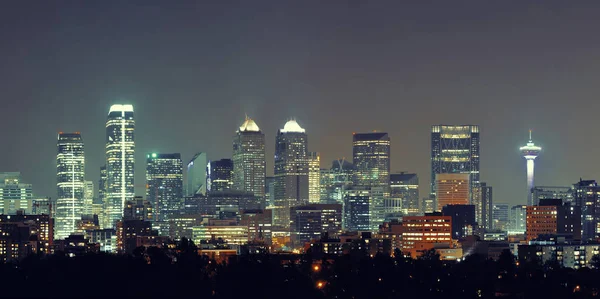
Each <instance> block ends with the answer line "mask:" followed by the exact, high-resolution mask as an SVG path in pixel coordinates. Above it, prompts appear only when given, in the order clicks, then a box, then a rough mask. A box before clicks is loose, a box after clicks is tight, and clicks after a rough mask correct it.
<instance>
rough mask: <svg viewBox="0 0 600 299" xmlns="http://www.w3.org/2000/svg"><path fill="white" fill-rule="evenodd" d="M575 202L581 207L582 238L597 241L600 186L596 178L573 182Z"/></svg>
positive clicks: (599, 233)
mask: <svg viewBox="0 0 600 299" xmlns="http://www.w3.org/2000/svg"><path fill="white" fill-rule="evenodd" d="M573 190H574V197H575V204H576V205H578V206H580V207H581V240H582V241H586V242H589V241H596V240H597V239H598V237H600V196H599V195H600V186H598V183H596V181H594V180H579V182H577V183H575V184H573Z"/></svg>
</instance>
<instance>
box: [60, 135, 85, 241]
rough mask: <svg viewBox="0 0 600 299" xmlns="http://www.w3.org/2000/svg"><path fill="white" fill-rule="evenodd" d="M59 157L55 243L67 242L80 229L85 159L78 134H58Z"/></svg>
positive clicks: (81, 140) (81, 141)
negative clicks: (78, 227) (66, 239)
mask: <svg viewBox="0 0 600 299" xmlns="http://www.w3.org/2000/svg"><path fill="white" fill-rule="evenodd" d="M57 146H58V153H57V155H56V182H57V183H56V186H57V188H58V197H57V199H56V215H55V216H54V231H55V234H54V239H56V240H59V239H64V238H66V237H68V236H69V235H70V234H72V233H73V232H75V230H76V229H77V221H79V220H81V215H83V207H84V202H83V199H84V189H85V179H84V176H85V156H84V151H83V139H82V138H81V134H79V132H76V133H63V132H60V133H59V134H58V143H57Z"/></svg>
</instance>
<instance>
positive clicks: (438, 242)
mask: <svg viewBox="0 0 600 299" xmlns="http://www.w3.org/2000/svg"><path fill="white" fill-rule="evenodd" d="M400 233H401V239H402V240H401V241H400V243H401V246H402V252H404V253H405V254H410V255H411V256H412V257H417V256H419V255H420V254H421V253H422V252H423V251H425V250H429V249H432V248H451V247H452V217H450V216H441V215H439V216H438V215H428V216H405V217H403V218H402V226H400Z"/></svg>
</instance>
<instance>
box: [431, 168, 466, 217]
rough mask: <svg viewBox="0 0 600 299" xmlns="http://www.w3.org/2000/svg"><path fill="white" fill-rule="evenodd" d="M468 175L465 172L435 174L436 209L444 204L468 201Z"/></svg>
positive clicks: (460, 203) (459, 203) (440, 208)
mask: <svg viewBox="0 0 600 299" xmlns="http://www.w3.org/2000/svg"><path fill="white" fill-rule="evenodd" d="M469 177H470V175H469V174H467V173H440V174H437V175H436V178H435V179H436V182H435V184H436V192H437V193H436V200H437V211H441V210H442V208H443V207H445V206H446V205H468V204H469V202H470V200H469V199H470V195H471V185H470V183H469Z"/></svg>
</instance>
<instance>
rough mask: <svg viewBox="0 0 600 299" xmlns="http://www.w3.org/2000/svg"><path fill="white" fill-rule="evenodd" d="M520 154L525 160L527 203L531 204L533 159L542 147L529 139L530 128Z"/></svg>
mask: <svg viewBox="0 0 600 299" xmlns="http://www.w3.org/2000/svg"><path fill="white" fill-rule="evenodd" d="M520 150H521V154H522V155H523V157H525V160H526V161H527V205H529V206H532V205H533V204H534V203H533V166H534V160H535V158H537V156H539V155H540V152H541V151H542V148H541V147H539V146H536V145H535V144H533V141H532V140H531V130H529V142H527V145H525V146H522V147H521V148H520Z"/></svg>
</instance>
